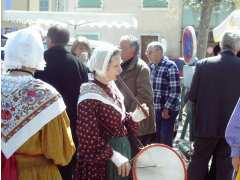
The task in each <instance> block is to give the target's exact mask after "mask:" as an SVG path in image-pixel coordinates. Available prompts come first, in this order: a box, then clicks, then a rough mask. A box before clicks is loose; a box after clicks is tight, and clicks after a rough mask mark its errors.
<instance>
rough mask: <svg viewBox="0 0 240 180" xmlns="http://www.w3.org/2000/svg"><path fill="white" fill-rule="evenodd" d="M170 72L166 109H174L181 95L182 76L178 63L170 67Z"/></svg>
mask: <svg viewBox="0 0 240 180" xmlns="http://www.w3.org/2000/svg"><path fill="white" fill-rule="evenodd" d="M168 74H169V96H168V99H167V101H166V103H165V104H164V109H167V110H170V111H173V109H174V108H175V106H176V105H177V103H178V101H179V96H180V91H181V90H180V77H179V71H178V69H177V66H176V65H172V66H171V67H170V68H169V69H168Z"/></svg>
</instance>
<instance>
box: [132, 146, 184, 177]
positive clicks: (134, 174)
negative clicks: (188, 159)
mask: <svg viewBox="0 0 240 180" xmlns="http://www.w3.org/2000/svg"><path fill="white" fill-rule="evenodd" d="M151 147H164V148H167V149H169V150H171V151H172V152H174V153H175V154H176V155H177V157H178V158H179V159H180V161H181V163H182V166H183V169H184V180H187V179H188V178H187V168H186V165H185V163H184V161H183V159H182V158H181V156H180V155H179V154H178V153H177V151H175V150H174V149H173V148H172V147H170V146H168V145H166V144H160V143H159V144H150V145H147V146H145V147H144V148H143V149H141V150H140V151H139V152H138V153H137V154H136V156H135V157H134V158H133V162H132V176H133V180H138V179H137V175H136V159H137V158H138V157H139V156H140V155H141V154H142V153H143V152H145V151H146V150H147V149H149V148H151Z"/></svg>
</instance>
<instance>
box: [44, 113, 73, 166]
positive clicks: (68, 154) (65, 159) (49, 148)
mask: <svg viewBox="0 0 240 180" xmlns="http://www.w3.org/2000/svg"><path fill="white" fill-rule="evenodd" d="M41 139H42V141H41V143H42V145H41V146H42V151H43V154H44V155H45V156H46V157H47V158H48V159H52V160H53V161H54V163H55V164H57V165H62V166H64V165H67V164H68V163H69V162H70V161H71V159H72V156H73V154H74V152H75V145H74V143H73V139H72V133H71V129H70V122H69V119H68V116H67V114H66V112H63V113H62V114H60V115H59V116H57V117H56V118H55V119H54V120H52V121H51V122H49V123H48V124H47V125H46V126H44V128H43V129H42V130H41Z"/></svg>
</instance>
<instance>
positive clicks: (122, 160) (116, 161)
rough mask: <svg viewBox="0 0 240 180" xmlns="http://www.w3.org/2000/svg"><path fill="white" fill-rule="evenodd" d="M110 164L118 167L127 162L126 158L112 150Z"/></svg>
mask: <svg viewBox="0 0 240 180" xmlns="http://www.w3.org/2000/svg"><path fill="white" fill-rule="evenodd" d="M111 160H112V162H113V163H114V164H115V165H116V166H117V167H120V166H121V165H123V164H124V163H126V162H128V158H126V157H125V156H123V155H121V154H120V153H119V152H117V151H114V150H113V155H112V157H111Z"/></svg>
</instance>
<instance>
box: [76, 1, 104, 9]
mask: <svg viewBox="0 0 240 180" xmlns="http://www.w3.org/2000/svg"><path fill="white" fill-rule="evenodd" d="M101 7H102V0H78V8H101Z"/></svg>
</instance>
